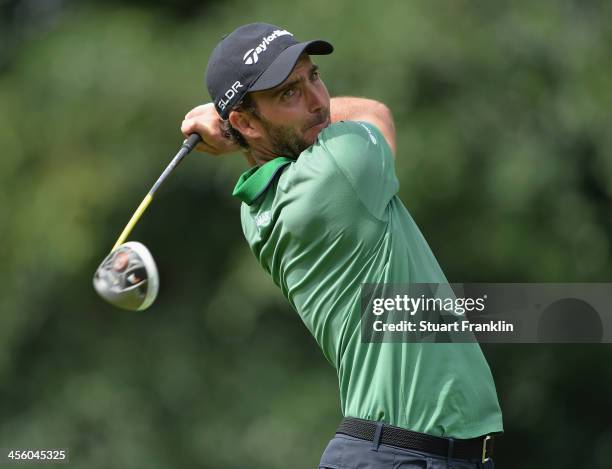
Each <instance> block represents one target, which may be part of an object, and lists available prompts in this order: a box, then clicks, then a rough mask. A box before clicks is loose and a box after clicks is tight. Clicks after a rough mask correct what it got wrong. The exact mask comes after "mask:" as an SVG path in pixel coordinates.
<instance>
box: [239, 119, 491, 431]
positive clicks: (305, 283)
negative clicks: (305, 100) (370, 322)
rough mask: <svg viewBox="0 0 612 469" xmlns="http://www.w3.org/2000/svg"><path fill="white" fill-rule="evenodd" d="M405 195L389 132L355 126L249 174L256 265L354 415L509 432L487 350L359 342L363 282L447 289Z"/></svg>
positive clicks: (244, 185)
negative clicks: (332, 374)
mask: <svg viewBox="0 0 612 469" xmlns="http://www.w3.org/2000/svg"><path fill="white" fill-rule="evenodd" d="M398 188H399V183H398V180H397V177H396V175H395V169H394V160H393V155H392V153H391V150H390V148H389V146H388V145H387V142H386V141H385V139H384V137H383V136H382V134H381V133H380V132H379V130H378V129H377V128H376V127H375V126H373V125H371V124H368V123H364V122H353V121H346V122H338V123H335V124H333V125H330V126H329V127H327V128H326V129H324V130H323V131H322V132H321V133H320V134H319V137H318V139H317V141H316V142H315V144H314V145H312V146H311V147H309V148H308V149H306V150H304V151H303V152H302V153H301V154H300V156H299V158H298V159H297V160H291V159H288V158H277V159H275V160H272V161H270V162H268V163H266V164H265V165H263V166H261V167H255V168H252V169H251V170H249V171H247V172H246V173H244V174H243V175H242V176H241V178H240V180H239V181H238V184H237V185H236V188H235V190H234V195H236V196H237V197H239V198H240V199H241V200H242V201H243V204H242V206H241V219H242V227H243V230H244V234H245V236H246V239H247V241H248V243H249V245H250V247H251V250H252V251H253V253H254V254H255V257H256V258H257V260H258V261H259V263H260V264H261V266H262V267H263V268H264V270H266V272H268V273H269V274H270V275H271V276H272V279H273V280H274V282H275V283H276V284H277V285H278V286H279V287H280V289H281V290H282V293H283V295H284V296H285V297H286V298H287V300H289V302H290V303H291V305H292V306H293V308H295V310H296V311H297V313H298V314H299V315H300V317H301V319H302V321H303V322H304V324H305V325H306V327H307V328H308V330H309V331H310V332H311V333H312V335H313V336H314V337H315V339H316V341H317V343H318V344H319V346H320V347H321V350H322V351H323V354H324V355H325V357H326V358H327V359H328V360H329V361H330V362H331V363H332V364H333V365H334V366H335V368H336V370H337V373H338V380H339V385H340V401H341V405H342V412H343V414H344V415H345V416H350V417H358V418H363V419H369V420H376V421H383V422H386V423H389V424H391V425H396V426H399V427H404V428H408V429H411V430H414V431H419V432H423V433H429V434H432V435H438V436H450V437H454V438H471V437H475V436H479V435H483V434H487V433H492V432H499V431H503V426H502V417H501V411H500V408H499V404H498V400H497V394H496V391H495V385H494V383H493V378H492V376H491V372H490V370H489V366H488V364H487V362H486V360H485V358H484V356H483V354H482V351H481V349H480V346H479V345H478V344H477V343H461V344H457V343H455V344H453V343H450V344H443V343H366V342H363V341H362V340H361V328H360V314H361V311H360V285H361V284H362V283H446V282H447V280H446V278H445V276H444V273H443V272H442V270H441V269H440V266H439V265H438V262H437V261H436V258H435V257H434V255H433V253H432V252H431V249H430V248H429V246H428V244H427V242H426V241H425V239H424V238H423V235H422V234H421V232H420V231H419V229H418V227H417V226H416V224H415V222H414V220H413V219H412V217H411V216H410V214H409V213H408V211H407V210H406V207H405V206H404V205H403V203H402V202H401V201H400V199H399V198H398V197H397V195H396V194H397V191H398Z"/></svg>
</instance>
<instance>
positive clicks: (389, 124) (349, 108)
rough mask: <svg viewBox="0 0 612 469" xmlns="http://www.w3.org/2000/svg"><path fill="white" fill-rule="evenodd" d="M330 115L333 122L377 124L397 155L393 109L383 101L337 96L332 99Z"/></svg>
mask: <svg viewBox="0 0 612 469" xmlns="http://www.w3.org/2000/svg"><path fill="white" fill-rule="evenodd" d="M330 115H331V121H332V122H338V121H342V120H349V121H365V122H369V123H371V124H373V125H375V126H376V127H377V128H378V130H380V131H381V133H382V134H383V136H384V137H385V139H386V140H387V143H388V144H389V146H390V147H391V151H392V152H393V155H395V123H394V122H393V115H392V114H391V111H390V110H389V108H388V107H387V106H385V105H384V104H383V103H381V102H379V101H375V100H373V99H368V98H355V97H351V96H341V97H336V98H332V99H331V101H330Z"/></svg>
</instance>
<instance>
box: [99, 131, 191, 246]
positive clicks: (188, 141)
mask: <svg viewBox="0 0 612 469" xmlns="http://www.w3.org/2000/svg"><path fill="white" fill-rule="evenodd" d="M200 140H202V139H201V137H200V136H199V135H198V134H191V135H190V136H189V137H188V138H187V139H186V140H185V142H184V143H183V145H182V146H181V149H180V150H179V151H178V153H177V154H176V156H175V157H174V158H172V161H170V164H168V166H166V169H164V172H163V173H162V174H161V176H159V178H158V179H157V181H155V184H153V187H152V188H151V190H150V191H149V193H148V194H147V195H146V197H145V198H144V199H143V200H142V202H140V205H139V206H138V208H137V209H136V211H135V212H134V215H132V218H130V221H129V222H128V224H127V225H126V226H125V228H124V229H123V231H122V232H121V234H120V235H119V238H118V239H117V242H116V243H115V245H114V246H113V249H111V252H113V251H114V250H115V249H117V247H118V246H120V245H121V244H123V243H124V242H125V241H126V239H127V237H128V236H129V235H130V233H131V232H132V229H134V226H135V225H136V223H138V220H140V217H141V216H142V214H143V213H144V211H145V210H146V209H147V207H148V206H149V204H150V203H151V201H152V200H153V196H154V195H155V192H156V191H157V189H159V186H161V185H162V183H163V182H164V181H165V180H166V178H167V177H168V175H169V174H170V173H171V172H172V171H173V170H174V168H176V167H177V166H178V164H179V163H180V162H181V160H182V159H183V158H184V157H185V156H187V155H188V154H189V152H191V150H193V149H194V148H195V146H196V145H197V144H198V142H199V141H200Z"/></svg>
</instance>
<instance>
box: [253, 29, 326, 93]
mask: <svg viewBox="0 0 612 469" xmlns="http://www.w3.org/2000/svg"><path fill="white" fill-rule="evenodd" d="M333 51H334V47H333V46H332V45H331V44H330V43H329V42H327V41H322V40H315V41H308V42H300V43H299V44H294V45H292V46H289V47H287V48H286V49H285V50H284V51H282V52H281V53H280V54H279V56H278V57H277V58H276V59H275V60H274V62H272V63H271V64H270V66H269V67H268V68H267V69H266V71H265V72H263V73H262V74H261V75H260V76H259V78H258V79H257V80H255V82H253V84H252V85H251V86H250V87H249V91H263V90H269V89H270V88H274V87H275V86H278V85H280V84H281V83H282V82H284V81H285V80H286V79H287V77H288V76H289V75H290V74H291V71H292V70H293V67H295V64H296V62H297V61H298V59H299V58H300V55H301V54H302V52H306V53H307V54H310V55H328V54H331V53H332V52H333Z"/></svg>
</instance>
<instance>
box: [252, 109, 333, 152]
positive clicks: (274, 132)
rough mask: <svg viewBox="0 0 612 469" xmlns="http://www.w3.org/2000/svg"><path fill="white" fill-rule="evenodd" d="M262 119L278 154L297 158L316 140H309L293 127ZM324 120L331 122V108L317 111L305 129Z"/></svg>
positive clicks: (273, 148) (273, 147)
mask: <svg viewBox="0 0 612 469" xmlns="http://www.w3.org/2000/svg"><path fill="white" fill-rule="evenodd" d="M260 121H261V123H262V125H263V126H264V128H265V129H266V131H267V132H268V135H269V136H270V142H271V145H272V150H273V151H274V153H275V154H276V155H278V156H286V157H288V158H292V159H294V160H297V158H298V156H300V154H301V153H302V152H303V151H304V150H306V149H307V148H308V147H309V146H311V145H312V144H313V143H314V141H309V140H307V139H306V138H305V137H304V135H303V134H302V133H301V132H298V131H297V130H295V129H294V128H293V127H290V126H286V125H282V124H281V125H275V124H271V123H270V122H269V121H267V120H265V119H262V118H261V117H260ZM323 122H329V109H325V110H322V111H321V112H319V113H317V115H316V116H314V117H313V118H312V119H310V120H309V121H308V122H307V123H306V125H305V126H304V129H303V131H306V130H308V129H309V128H310V127H313V126H315V125H318V124H322V123H323Z"/></svg>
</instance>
